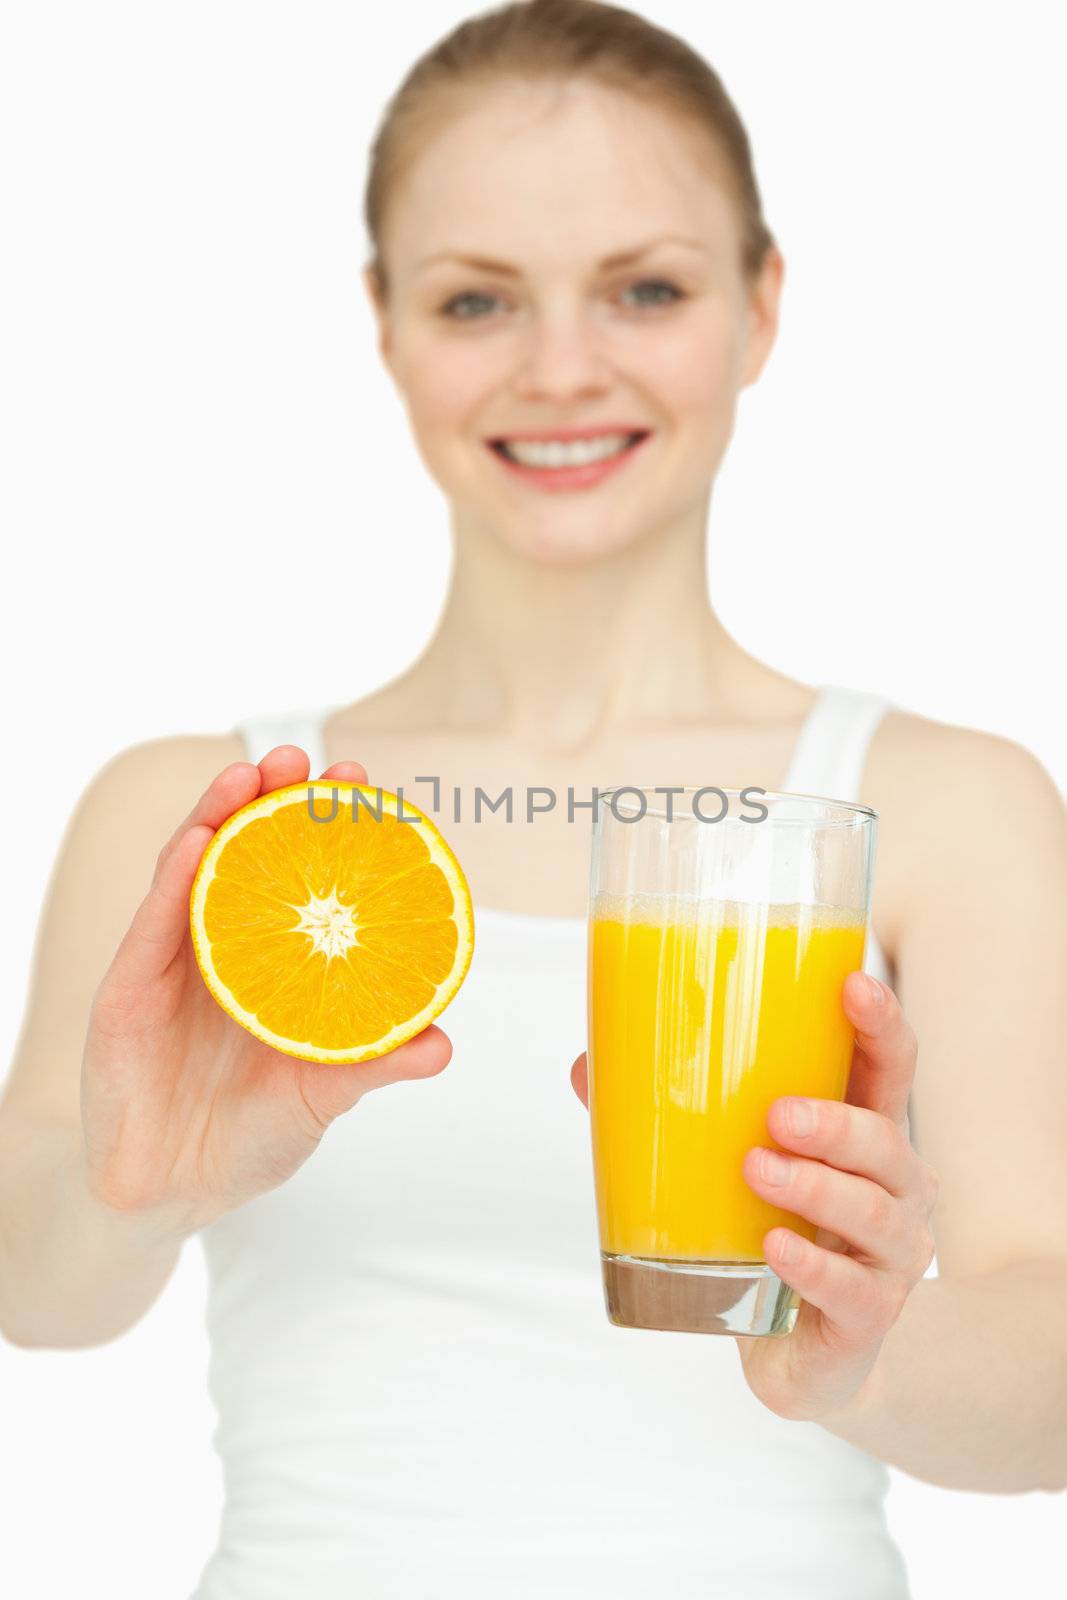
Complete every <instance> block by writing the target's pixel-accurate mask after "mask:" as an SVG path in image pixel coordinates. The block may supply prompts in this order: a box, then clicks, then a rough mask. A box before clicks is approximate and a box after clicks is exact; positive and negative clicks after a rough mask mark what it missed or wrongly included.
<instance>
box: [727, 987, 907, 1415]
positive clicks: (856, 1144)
mask: <svg viewBox="0 0 1067 1600" xmlns="http://www.w3.org/2000/svg"><path fill="white" fill-rule="evenodd" d="M876 995H877V996H878V998H876V997H875V996H876ZM842 998H843V1001H844V1005H845V1010H846V1012H847V1014H848V1017H849V1020H850V1021H851V1022H852V1024H853V1026H854V1027H855V1030H856V1041H855V1047H854V1050H853V1055H852V1067H851V1072H850V1074H849V1081H848V1089H847V1093H846V1098H845V1101H844V1103H841V1102H839V1101H836V1100H804V1099H799V1098H796V1097H785V1098H782V1099H779V1100H775V1101H774V1102H773V1104H772V1105H771V1108H770V1111H769V1113H768V1117H767V1128H768V1132H769V1133H770V1135H771V1138H772V1139H774V1141H775V1142H776V1143H777V1144H779V1145H781V1146H782V1147H783V1149H785V1150H788V1151H790V1152H791V1154H789V1155H782V1154H781V1153H780V1152H778V1151H772V1150H766V1149H762V1148H758V1147H757V1148H755V1149H753V1150H750V1151H749V1152H748V1155H747V1156H746V1157H745V1162H744V1167H743V1169H742V1170H743V1174H744V1177H745V1180H746V1182H747V1183H748V1185H749V1187H750V1188H751V1189H753V1190H754V1191H755V1193H756V1194H758V1195H759V1196H760V1197H761V1198H762V1199H764V1200H769V1201H771V1202H772V1203H773V1204H774V1205H776V1206H782V1207H783V1208H784V1209H785V1210H787V1211H792V1212H793V1213H795V1215H797V1216H800V1217H804V1218H805V1219H806V1220H807V1221H808V1222H813V1223H816V1224H817V1226H818V1232H817V1233H816V1236H815V1243H812V1242H811V1241H810V1240H808V1239H805V1238H804V1237H803V1236H802V1235H801V1234H798V1233H795V1232H794V1231H793V1230H792V1229H791V1228H787V1227H786V1228H772V1229H771V1230H770V1232H769V1233H767V1234H766V1235H765V1237H764V1241H763V1248H764V1253H765V1255H766V1259H767V1261H768V1263H769V1264H770V1266H772V1267H773V1268H774V1271H775V1272H776V1273H777V1275H778V1277H779V1278H781V1279H782V1280H783V1281H784V1282H785V1283H788V1284H789V1285H790V1287H791V1288H793V1289H796V1291H797V1293H798V1294H800V1295H801V1296H802V1298H803V1304H802V1305H801V1307H800V1312H799V1315H798V1317H797V1323H796V1327H795V1328H794V1329H793V1332H792V1333H791V1334H790V1335H788V1336H787V1337H785V1338H763V1339H754V1338H747V1337H746V1338H738V1340H737V1344H738V1348H739V1349H740V1352H741V1361H742V1365H743V1366H744V1369H745V1377H746V1379H747V1381H748V1385H749V1388H750V1389H751V1390H752V1392H753V1393H754V1394H755V1395H756V1397H757V1398H758V1399H760V1400H762V1401H763V1403H764V1405H766V1406H768V1407H769V1408H770V1409H771V1410H772V1411H774V1412H776V1413H777V1414H778V1415H779V1416H783V1417H788V1418H790V1419H792V1420H800V1421H809V1422H818V1421H824V1420H828V1419H829V1418H830V1417H831V1416H832V1415H833V1413H834V1412H836V1411H839V1410H841V1409H842V1408H843V1407H846V1406H848V1405H849V1404H850V1403H851V1402H853V1401H854V1400H855V1399H856V1397H857V1395H858V1394H859V1391H860V1390H861V1389H862V1387H863V1385H864V1383H865V1382H866V1381H867V1379H868V1377H869V1375H870V1372H871V1369H872V1368H873V1367H874V1364H875V1361H876V1359H877V1356H878V1352H879V1350H880V1349H881V1346H882V1341H883V1340H884V1338H885V1336H886V1334H887V1333H888V1332H889V1330H890V1328H891V1327H892V1326H893V1324H894V1322H896V1320H897V1318H898V1317H899V1316H900V1313H901V1311H902V1310H903V1309H904V1304H905V1302H906V1301H907V1298H908V1296H909V1295H910V1293H911V1291H912V1289H913V1288H914V1287H915V1285H916V1284H917V1283H918V1282H919V1280H920V1279H921V1278H922V1277H923V1275H924V1273H925V1272H926V1269H927V1267H928V1266H929V1265H930V1262H931V1261H932V1260H933V1257H934V1238H933V1234H932V1232H931V1229H930V1218H931V1215H932V1213H933V1210H934V1206H935V1204H936V1202H937V1193H938V1180H937V1176H936V1174H935V1173H934V1171H933V1169H932V1168H931V1167H930V1166H928V1165H927V1163H926V1162H925V1161H923V1160H922V1159H921V1157H920V1156H919V1155H918V1154H917V1152H916V1151H915V1150H914V1149H913V1148H912V1146H911V1143H910V1140H909V1138H908V1096H909V1094H910V1092H911V1085H912V1080H913V1078H914V1076H915V1063H916V1059H917V1056H918V1046H917V1043H916V1039H915V1034H914V1032H913V1031H912V1028H911V1026H910V1025H909V1023H908V1021H907V1019H906V1018H905V1016H904V1013H903V1011H902V1010H901V1007H900V1002H899V1001H898V999H897V997H896V995H895V994H894V993H893V991H892V989H889V988H887V987H886V985H885V984H882V983H878V981H877V979H869V978H868V977H867V975H866V974H864V973H861V972H851V973H849V975H848V977H847V979H846V980H845V985H844V989H843V991H842ZM805 1111H806V1112H807V1113H808V1115H807V1119H806V1120H805V1117H804V1112H805ZM798 1113H799V1114H798ZM768 1158H769V1159H768Z"/></svg>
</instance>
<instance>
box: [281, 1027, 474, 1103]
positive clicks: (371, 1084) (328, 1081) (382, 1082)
mask: <svg viewBox="0 0 1067 1600" xmlns="http://www.w3.org/2000/svg"><path fill="white" fill-rule="evenodd" d="M451 1059H452V1041H451V1039H449V1037H448V1035H447V1033H445V1032H444V1030H443V1029H442V1028H439V1027H438V1026H437V1024H436V1023H433V1022H431V1023H430V1025H429V1026H428V1027H426V1028H424V1029H423V1030H422V1032H421V1033H417V1034H416V1035H415V1037H414V1038H413V1039H409V1040H408V1041H407V1042H406V1043H405V1044H401V1045H398V1046H397V1047H396V1049H395V1050H390V1051H389V1053H388V1054H387V1055H384V1056H378V1057H376V1058H375V1059H374V1060H373V1061H354V1062H352V1063H351V1064H350V1065H348V1066H336V1065H335V1066H329V1065H327V1064H325V1063H324V1062H319V1061H306V1062H302V1063H301V1064H300V1068H299V1070H300V1088H301V1092H302V1093H303V1096H304V1099H305V1100H306V1101H307V1103H308V1105H309V1107H310V1108H311V1110H312V1112H313V1113H314V1114H315V1116H316V1117H318V1118H319V1119H320V1121H321V1122H322V1124H323V1126H326V1125H328V1124H329V1123H330V1122H332V1121H333V1119H334V1118H335V1117H339V1116H341V1114H342V1113H343V1112H345V1111H349V1110H351V1108H352V1107H353V1106H354V1105H355V1104H356V1103H357V1101H358V1100H360V1099H362V1097H363V1095H365V1094H367V1093H368V1092H369V1091H370V1090H371V1089H382V1088H384V1087H385V1086H386V1085H387V1084H390V1083H399V1082H401V1080H404V1079H412V1078H432V1077H435V1076H436V1075H437V1073H439V1072H443V1071H444V1069H445V1067H446V1066H447V1065H448V1063H449V1061H450V1060H451Z"/></svg>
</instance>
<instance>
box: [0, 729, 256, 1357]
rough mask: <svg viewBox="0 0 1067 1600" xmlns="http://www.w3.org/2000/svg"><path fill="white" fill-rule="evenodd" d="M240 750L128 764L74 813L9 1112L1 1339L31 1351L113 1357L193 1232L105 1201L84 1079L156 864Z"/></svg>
mask: <svg viewBox="0 0 1067 1600" xmlns="http://www.w3.org/2000/svg"><path fill="white" fill-rule="evenodd" d="M242 754H243V753H242V750H241V748H240V743H239V741H238V740H237V739H235V738H232V739H231V738H204V739H199V738H169V739H158V740H152V741H149V742H147V743H144V744H139V745H135V746H133V747H131V748H130V749H128V750H125V751H123V752H122V753H121V754H119V755H117V756H116V757H114V758H113V759H112V760H111V761H109V762H108V763H107V764H106V766H104V767H103V768H102V769H101V771H100V772H98V773H97V774H96V776H95V778H94V779H93V780H92V782H91V783H90V784H89V785H88V787H87V788H86V789H85V791H84V793H83V795H82V796H81V799H80V800H79V802H78V804H77V805H76V807H75V808H74V810H73V813H72V816H71V819H70V822H69V823H68V826H67V830H66V833H65V835H64V838H63V841H62V844H61V847H60V850H59V854H58V857H57V860H56V863H55V866H54V868H53V871H52V875H51V879H50V882H49V885H48V890H47V894H46V897H45V902H44V906H43V909H42V912H41V917H40V921H39V924H38V932H37V944H36V949H35V953H34V964H33V973H32V977H31V985H30V993H29V999H28V1002H27V1007H26V1012H25V1017H24V1021H23V1025H22V1030H21V1034H20V1037H19V1040H18V1043H17V1046H16V1052H15V1056H14V1060H13V1062H12V1064H11V1068H10V1072H9V1074H8V1077H7V1081H6V1083H5V1085H4V1093H3V1097H2V1099H0V1332H2V1333H3V1335H4V1337H5V1338H7V1339H8V1340H9V1341H10V1342H12V1343H14V1344H20V1345H50V1346H79V1345H90V1344H98V1343H102V1342H103V1341H105V1340H107V1339H111V1338H114V1337H115V1336H116V1335H118V1334H120V1333H122V1332H124V1331H125V1330H126V1329H127V1328H129V1327H131V1326H132V1325H133V1324H134V1323H135V1322H136V1321H137V1320H138V1319H139V1318H140V1317H141V1316H143V1314H144V1312H145V1311H147V1310H148V1308H149V1307H150V1306H151V1305H152V1303H153V1302H154V1300H155V1299H156V1297H157V1296H158V1294H159V1292H160V1290H161V1289H162V1288H163V1286H164V1284H165V1283H166V1281H167V1278H168V1277H169V1276H170V1273H171V1271H172V1270H173V1267H174V1265H175V1263H176V1261H177V1259H178V1255H179V1253H180V1250H181V1244H182V1239H183V1237H184V1235H183V1233H182V1231H181V1228H180V1225H179V1224H178V1220H177V1219H176V1218H175V1219H173V1220H171V1219H168V1218H166V1217H163V1216H146V1215H139V1214H137V1213H136V1212H127V1211H121V1210H117V1209H115V1208H113V1207H111V1206H108V1205H105V1204H104V1203H103V1202H102V1201H100V1200H98V1199H95V1198H94V1197H93V1195H92V1194H91V1193H90V1190H89V1186H88V1181H87V1171H86V1162H85V1140H84V1134H83V1129H82V1120H81V1065H82V1052H83V1050H84V1048H85V1036H86V1028H87V1024H88V1019H89V1010H90V1006H91V1004H92V998H93V994H94V992H95V990H96V988H97V986H98V985H99V983H100V981H101V979H102V977H103V976H104V973H105V972H106V971H107V968H108V966H109V964H110V962H111V960H112V957H113V956H114V954H115V951H116V949H117V947H118V945H119V942H120V940H121V938H122V936H123V934H124V933H125V931H126V929H127V928H128V927H129V924H130V921H131V919H132V917H133V915H134V912H135V911H136V909H137V906H138V904H139V903H140V902H141V900H142V899H143V898H144V894H145V891H146V889H147V887H148V885H149V883H150V882H151V879H152V873H153V869H154V867H155V863H156V858H157V856H158V854H159V851H160V847H161V845H162V844H163V842H164V841H165V840H166V839H168V838H169V837H170V835H171V834H172V832H173V831H174V829H175V827H176V826H177V825H178V823H179V822H180V821H181V818H182V817H183V816H184V815H185V813H186V812H187V811H188V809H189V802H190V796H195V795H197V794H200V793H201V792H202V790H203V789H204V788H205V787H206V786H207V784H208V783H210V781H211V779H212V777H213V776H214V775H215V773H216V772H218V771H219V769H220V768H221V767H223V766H225V765H226V764H227V763H228V762H231V761H236V760H240V759H242Z"/></svg>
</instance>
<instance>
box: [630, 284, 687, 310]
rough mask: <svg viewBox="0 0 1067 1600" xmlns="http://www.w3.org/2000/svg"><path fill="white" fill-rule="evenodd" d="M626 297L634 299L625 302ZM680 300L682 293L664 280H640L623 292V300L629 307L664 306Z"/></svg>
mask: <svg viewBox="0 0 1067 1600" xmlns="http://www.w3.org/2000/svg"><path fill="white" fill-rule="evenodd" d="M627 295H632V296H634V297H635V298H633V299H632V300H630V301H626V296H627ZM681 299H682V291H681V290H680V289H678V288H676V286H675V285H674V284H673V283H670V282H668V280H667V279H666V278H642V279H641V280H640V282H638V283H632V284H631V285H630V287H629V288H628V289H624V290H623V300H624V302H626V303H627V304H629V305H637V306H666V305H670V304H671V303H672V302H673V301H675V300H681Z"/></svg>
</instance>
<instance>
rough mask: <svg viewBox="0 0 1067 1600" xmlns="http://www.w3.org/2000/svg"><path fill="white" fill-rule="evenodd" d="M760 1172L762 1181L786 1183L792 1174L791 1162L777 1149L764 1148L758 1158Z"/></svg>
mask: <svg viewBox="0 0 1067 1600" xmlns="http://www.w3.org/2000/svg"><path fill="white" fill-rule="evenodd" d="M760 1173H761V1175H762V1177H763V1181H764V1183H788V1182H789V1180H790V1178H791V1177H792V1176H793V1163H792V1162H791V1161H790V1159H789V1157H788V1156H783V1155H779V1153H778V1151H777V1150H764V1151H763V1154H762V1157H761V1159H760Z"/></svg>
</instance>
